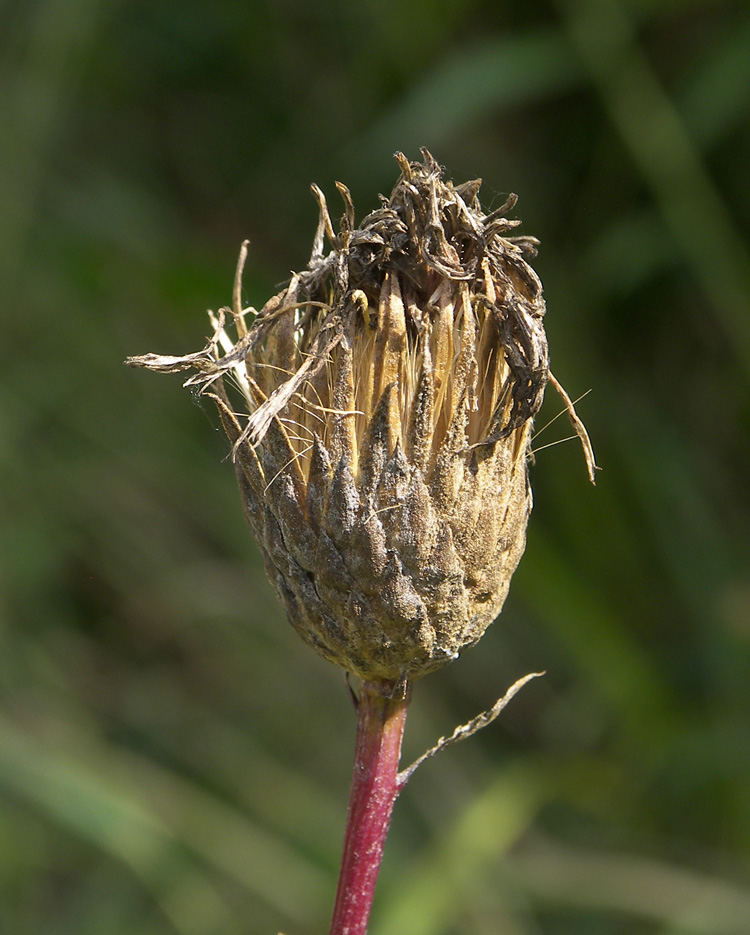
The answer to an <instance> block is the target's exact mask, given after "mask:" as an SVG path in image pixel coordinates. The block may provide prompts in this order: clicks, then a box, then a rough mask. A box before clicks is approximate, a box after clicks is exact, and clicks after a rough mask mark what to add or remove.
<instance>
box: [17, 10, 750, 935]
mask: <svg viewBox="0 0 750 935" xmlns="http://www.w3.org/2000/svg"><path fill="white" fill-rule="evenodd" d="M749 117H750V9H749V8H748V6H747V4H746V3H742V2H737V3H730V2H722V0H540V2H537V3H529V4H521V3H511V2H510V0H436V2H433V3H429V2H427V0H398V2H397V0H362V2H355V0H349V2H343V0H334V2H329V3H323V2H319V3H310V2H307V0H278V2H270V0H265V2H262V0H245V2H239V0H214V2H211V3H209V2H207V0H148V2H147V0H128V2H124V0H123V2H114V0H25V2H20V0H17V2H15V3H8V2H6V3H4V4H1V5H0V290H2V298H1V305H0V315H1V316H2V335H1V338H0V342H1V344H2V367H1V369H0V397H1V402H0V480H1V484H2V493H1V495H0V496H1V500H0V511H1V516H0V519H1V522H2V555H1V556H0V931H1V932H2V933H3V935H5V933H7V935H126V933H127V935H129V933H136V932H137V933H139V935H256V933H258V935H261V933H262V935H274V933H276V932H277V931H279V930H283V931H284V932H286V933H287V935H313V933H322V932H324V931H327V922H328V916H329V912H330V908H331V904H332V900H333V894H334V889H335V883H336V875H337V864H338V857H339V849H340V844H341V839H342V834H343V823H344V814H345V804H346V796H347V790H348V783H349V771H350V766H351V758H352V752H353V737H354V715H353V712H352V709H351V705H350V702H349V699H348V694H347V690H346V687H345V684H344V680H343V676H342V675H341V673H339V672H338V671H337V670H335V669H334V668H333V667H332V666H330V665H328V664H327V663H325V662H323V661H322V660H320V659H318V658H317V657H316V656H315V654H314V653H312V652H311V651H310V650H308V649H307V647H305V646H304V645H302V643H301V642H300V641H299V640H298V638H297V637H296V635H295V634H294V633H293V632H292V631H291V628H289V627H288V626H287V625H286V623H285V621H284V620H283V619H282V614H281V612H280V608H279V606H278V604H277V602H276V599H275V597H274V595H273V593H272V591H271V589H270V586H269V585H268V584H267V582H266V580H265V577H264V575H263V572H262V569H261V564H260V561H259V555H258V552H257V550H256V548H255V546H254V544H253V543H252V541H251V539H250V537H249V534H248V532H247V531H246V528H245V525H244V521H243V518H242V515H241V509H240V504H239V496H238V494H237V491H236V489H235V482H234V477H233V473H232V469H231V466H230V465H229V464H228V463H226V462H225V461H224V458H225V455H226V452H227V445H226V442H225V441H224V439H223V437H221V435H220V433H219V432H218V428H217V422H216V419H215V417H214V416H213V414H212V413H211V412H210V410H209V408H208V406H207V405H201V406H196V405H194V404H193V401H192V400H191V398H190V396H189V395H188V393H187V392H186V391H185V390H183V389H182V388H181V386H180V380H179V378H178V377H160V376H156V375H154V374H150V373H146V372H140V371H138V372H136V371H132V370H128V369H126V368H125V367H123V366H122V360H123V359H124V358H125V357H126V356H127V355H129V354H137V353H144V352H147V351H158V352H161V353H175V354H177V353H187V352H189V351H193V350H197V349H198V348H199V347H201V346H202V344H203V342H204V338H205V336H206V334H207V333H208V331H209V326H208V322H207V319H206V317H205V310H206V308H208V307H211V308H217V307H218V306H220V305H223V304H226V303H227V302H229V301H230V298H231V285H232V278H233V274H234V266H235V262H236V256H237V252H238V249H239V245H240V242H241V241H242V239H243V238H245V237H247V238H249V239H250V240H251V252H250V258H249V262H248V268H247V276H246V282H245V298H246V299H247V301H248V302H249V303H252V304H255V305H256V306H258V307H259V305H260V303H262V302H263V301H264V300H265V298H267V297H268V296H269V295H270V294H271V291H272V290H274V289H275V286H276V284H277V283H279V282H280V281H282V280H283V279H284V278H286V277H287V276H288V275H289V271H290V270H291V269H292V268H295V269H299V268H300V267H302V266H304V264H305V263H306V260H307V257H308V256H309V250H310V245H311V242H312V235H313V232H314V228H315V223H316V217H317V209H316V205H315V203H314V201H313V199H312V197H311V196H310V192H309V184H310V183H311V182H313V181H314V182H317V183H318V184H320V185H321V187H322V188H323V189H324V190H325V191H326V192H327V193H328V195H329V200H330V203H331V204H332V205H335V206H336V207H335V212H336V213H337V214H338V212H339V207H338V201H337V199H336V197H335V195H336V193H335V188H334V184H333V183H334V181H335V180H337V179H340V180H342V181H344V182H346V183H347V184H349V186H350V187H351V189H352V192H353V194H354V199H355V205H356V206H357V208H358V216H359V217H360V218H361V217H363V216H364V214H366V213H367V212H368V211H369V210H371V209H372V208H373V207H375V206H376V204H377V194H378V192H384V193H388V192H389V191H390V189H391V187H392V185H393V184H394V182H395V180H396V178H397V170H396V165H395V163H394V161H393V159H392V154H393V152H394V151H395V150H397V149H400V150H403V151H405V152H406V153H407V155H409V156H410V157H411V158H418V155H419V152H418V150H419V147H420V146H427V147H428V148H429V149H430V150H431V151H432V152H433V153H434V155H435V156H436V158H437V159H438V160H439V161H440V162H441V163H443V164H444V165H445V166H446V168H447V173H448V175H449V177H452V178H454V179H456V180H457V181H464V180H466V179H468V178H474V177H476V176H477V175H481V176H482V177H483V178H484V180H485V186H484V188H483V193H482V194H483V201H484V204H485V205H486V206H487V208H492V207H493V206H497V205H499V204H501V203H502V200H503V199H504V197H505V193H506V192H508V191H515V192H517V193H518V194H519V195H520V202H519V206H518V209H517V216H519V217H522V218H523V220H524V230H525V231H526V232H527V233H532V234H535V235H537V236H539V237H540V239H541V240H542V249H541V253H540V256H539V258H538V261H537V262H536V268H537V269H538V271H539V273H540V275H541V278H542V280H543V282H544V283H545V288H546V296H547V303H548V309H549V311H548V318H547V325H548V332H549V337H550V344H551V348H552V360H553V369H554V371H555V373H556V375H557V376H558V377H559V378H560V379H561V380H562V382H563V383H564V384H565V385H566V387H567V389H568V391H569V392H570V393H571V395H572V396H574V397H577V396H579V395H580V394H582V393H584V392H585V391H586V390H588V389H590V388H591V389H592V390H593V391H592V392H591V394H590V395H588V396H587V397H586V398H585V399H584V400H583V401H582V402H581V403H580V404H579V412H580V414H581V415H582V417H583V418H584V420H585V421H586V423H587V425H588V428H589V430H590V432H591V435H592V437H593V440H594V443H595V447H596V451H597V456H598V460H599V463H600V464H601V466H602V467H603V470H602V472H601V473H600V474H599V484H598V486H597V487H596V488H593V487H591V486H590V485H589V483H588V481H587V479H586V474H585V469H584V464H583V459H582V456H581V452H580V448H579V447H578V445H577V443H576V442H570V441H569V442H566V443H564V444H560V445H555V446H553V447H544V446H546V445H548V444H549V443H551V442H555V441H557V440H560V439H564V438H565V437H566V436H567V435H569V434H570V431H569V426H568V425H567V424H566V419H565V418H562V419H559V420H557V421H556V422H555V423H554V424H553V425H552V426H551V427H550V428H548V429H546V430H545V431H544V432H543V433H542V434H541V435H540V437H539V439H538V441H537V443H536V446H537V448H540V449H542V450H540V451H539V453H538V457H537V458H536V463H535V466H534V467H533V482H534V489H535V500H536V506H535V512H534V514H533V516H532V521H531V526H530V530H529V545H528V549H527V552H526V556H525V558H524V559H523V561H522V563H521V566H520V568H519V571H518V572H517V575H516V577H515V579H514V582H513V587H512V589H511V597H510V599H509V601H508V603H507V606H506V609H505V610H504V611H503V614H502V617H501V618H500V620H499V621H498V622H497V623H496V624H495V625H494V626H493V627H492V628H491V629H490V631H489V632H488V634H487V635H486V636H485V638H484V639H483V641H482V642H481V644H480V645H479V646H478V647H477V648H475V649H473V650H471V651H469V652H467V653H466V654H465V656H464V657H463V658H462V659H461V660H460V661H459V662H457V663H455V664H454V665H452V666H450V667H449V668H447V669H445V670H443V671H442V672H439V673H437V674H434V675H432V676H430V677H429V678H427V679H426V680H425V681H424V682H423V683H420V684H419V685H418V686H417V691H416V692H415V700H414V702H413V706H412V712H411V715H410V722H409V724H408V726H407V738H406V742H405V743H406V750H405V760H406V761H408V760H410V759H412V758H414V757H415V756H417V755H418V754H419V753H421V752H422V750H423V749H424V748H425V747H427V746H429V745H430V744H432V743H433V742H434V740H435V739H436V738H437V736H439V735H440V734H442V733H446V732H448V731H450V730H451V729H452V728H453V726H454V725H455V724H456V723H458V722H460V721H464V720H467V719H468V718H470V717H472V716H473V715H474V714H476V713H477V712H478V711H479V710H481V709H483V708H485V707H487V706H489V705H490V704H491V703H492V702H493V701H494V699H495V698H496V697H497V696H498V695H499V694H501V693H502V692H503V691H504V689H505V687H506V686H507V685H508V684H509V683H510V682H512V681H514V680H515V679H516V678H517V677H519V676H521V675H523V674H525V673H526V672H528V671H532V670H537V669H546V670H547V675H546V677H545V678H544V679H542V680H537V681H535V682H533V683H532V684H531V685H530V686H528V687H527V688H525V689H524V690H523V692H522V693H521V694H520V695H519V696H518V697H517V698H516V699H515V700H514V701H513V704H512V705H511V707H510V708H509V709H508V710H507V711H506V712H505V713H504V714H503V715H502V718H501V720H500V721H499V722H497V723H496V724H494V725H493V726H492V727H490V728H488V729H487V730H486V731H484V732H483V733H482V734H480V735H479V736H477V737H476V738H474V739H472V740H471V741H469V742H468V743H466V744H463V745H461V746H460V747H458V748H453V749H452V750H450V751H447V752H445V753H444V754H442V755H441V756H440V757H439V758H438V759H436V760H434V761H431V762H430V763H429V764H427V765H425V766H424V767H423V768H422V769H421V770H420V771H419V772H418V773H417V774H416V775H415V777H414V778H413V779H412V781H411V783H410V785H409V786H408V788H407V790H406V791H405V793H404V795H403V796H402V798H401V799H400V800H399V802H398V805H397V809H396V815H395V821H394V825H393V829H392V834H391V837H390V839H389V843H388V847H387V851H386V859H385V864H384V869H383V873H382V876H381V883H380V886H379V891H378V895H377V899H376V906H375V911H374V915H373V921H372V926H371V933H372V935H656V933H659V935H695V933H705V935H746V933H747V932H750V721H749V720H748V716H749V715H750V544H749V542H748V526H749V524H750V491H749V488H750V485H749V484H748V477H749V476H750V445H748V439H749V436H750V404H749V401H748V387H749V386H750V380H749V379H748V378H749V376H750V309H749V297H750V261H749V254H750V238H749V237H748V233H749V228H750V119H749ZM560 408H561V406H560V403H559V400H558V399H557V398H555V396H554V394H553V393H551V392H550V393H548V396H547V401H546V403H545V408H544V410H543V412H542V414H541V416H540V418H539V419H538V420H537V424H538V426H540V427H541V426H543V425H544V424H545V423H546V422H547V421H548V420H549V419H551V418H552V417H553V416H555V415H556V414H557V413H558V412H559V411H560Z"/></svg>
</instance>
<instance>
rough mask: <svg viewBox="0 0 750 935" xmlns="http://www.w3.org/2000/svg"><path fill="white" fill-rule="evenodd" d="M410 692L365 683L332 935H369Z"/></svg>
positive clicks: (400, 687)
mask: <svg viewBox="0 0 750 935" xmlns="http://www.w3.org/2000/svg"><path fill="white" fill-rule="evenodd" d="M409 695H410V690H409V687H408V686H407V687H406V689H405V688H404V686H403V685H396V684H395V683H393V682H363V683H362V687H361V689H360V693H359V706H358V708H357V748H356V752H355V756H354V774H353V776H352V786H351V791H350V793H349V811H348V813H347V817H346V834H345V837H344V854H343V857H342V859H341V873H340V875H339V885H338V890H337V892H336V905H335V907H334V910H333V920H332V921H331V932H330V935H366V932H367V920H368V919H369V918H370V909H371V907H372V900H373V896H374V894H375V883H376V881H377V878H378V871H379V870H380V861H381V860H382V857H383V847H384V845H385V838H386V835H387V834H388V827H389V825H390V823H391V814H392V812H393V805H394V803H395V801H396V797H397V795H398V793H399V792H400V790H401V785H400V783H399V781H398V761H399V756H400V755H401V738H402V737H403V733H404V723H405V721H406V709H407V707H408V704H409Z"/></svg>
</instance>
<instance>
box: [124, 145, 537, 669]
mask: <svg viewBox="0 0 750 935" xmlns="http://www.w3.org/2000/svg"><path fill="white" fill-rule="evenodd" d="M423 156H424V160H423V162H417V163H414V162H409V161H408V160H407V159H406V158H405V157H404V156H402V155H400V154H399V155H398V156H397V159H398V163H399V166H400V169H401V177H400V179H399V180H398V183H397V184H396V186H395V188H394V189H393V192H392V194H391V196H390V198H389V199H387V200H385V199H383V203H382V206H381V207H380V208H379V209H378V210H376V211H373V212H372V213H371V214H370V215H368V216H367V217H366V218H365V219H364V221H362V223H361V224H360V225H359V226H355V220H354V208H353V206H352V202H351V198H350V196H349V192H348V190H347V189H346V188H345V186H343V185H341V184H339V185H338V189H339V192H340V193H341V195H342V197H343V202H344V216H343V218H342V220H341V224H340V227H339V230H338V232H337V233H336V232H334V229H333V225H332V223H331V220H330V217H329V213H328V209H327V207H326V202H325V199H324V197H323V195H322V193H321V192H320V191H319V190H318V189H317V188H314V191H315V193H316V196H317V197H318V199H319V202H320V223H319V226H318V231H317V235H316V237H315V242H314V246H313V251H312V257H311V259H310V262H309V264H308V268H307V269H306V270H304V271H303V272H301V273H298V274H296V275H294V276H293V277H292V279H291V281H290V283H289V284H288V285H287V286H286V288H284V289H283V290H282V291H281V292H279V293H278V295H275V296H274V297H273V298H272V299H270V300H269V301H268V302H267V303H266V304H265V306H264V307H263V308H262V309H261V310H260V312H257V313H256V312H255V310H253V309H245V310H243V309H242V308H241V306H240V303H239V300H238V296H239V288H240V287H239V283H238V285H237V288H236V299H235V308H234V309H233V310H230V309H225V310H222V312H220V314H219V317H218V319H217V320H216V321H215V325H216V330H215V334H214V336H213V338H212V340H211V341H210V343H209V345H208V346H207V347H206V348H205V350H204V351H202V352H199V353H198V354H192V355H189V356H187V357H183V358H165V357H159V356H157V355H147V356H146V357H141V358H134V359H132V360H131V363H133V364H136V365H140V366H146V367H150V368H152V369H156V370H179V369H185V368H193V369H195V370H197V371H198V372H197V374H195V375H194V376H192V377H191V378H190V379H189V380H188V381H187V382H188V384H191V385H199V386H200V387H201V388H202V391H203V392H206V393H209V394H210V395H211V396H212V397H213V399H214V401H215V403H216V405H217V406H218V408H219V412H220V414H221V418H222V422H223V425H224V428H225V430H226V432H227V434H228V436H229V438H230V440H231V441H232V443H233V458H234V462H235V465H236V469H237V475H238V478H239V483H240V488H241V491H242V498H243V502H244V507H245V513H246V516H247V520H248V523H249V524H250V528H251V529H252V531H253V534H254V536H255V538H256V540H257V541H258V543H259V545H260V547H261V550H262V552H263V557H264V560H265V566H266V570H267V573H268V575H269V577H270V579H271V581H272V582H273V584H274V586H275V589H276V591H277V593H278V595H279V597H280V598H281V600H282V602H283V604H284V607H285V609H286V612H287V615H288V617H289V620H290V621H291V623H292V624H293V626H294V627H295V629H296V630H297V632H298V633H299V634H300V635H301V636H302V637H303V638H304V639H305V640H306V641H307V642H308V643H309V644H310V645H311V646H313V647H314V648H315V649H316V650H317V651H318V652H319V653H321V654H322V655H323V656H325V657H326V658H327V659H330V660H331V661H332V662H335V663H337V664H338V665H340V666H342V667H343V668H344V669H346V670H347V671H348V672H351V673H354V674H356V675H357V676H359V677H360V678H362V679H365V680H373V679H384V680H398V679H402V680H412V679H414V678H417V677H419V676H421V675H423V674H424V673H426V672H429V671H430V670H432V669H435V668H437V667H438V666H441V665H443V664H444V663H446V662H448V661H450V660H452V659H455V658H456V657H457V656H458V654H459V653H460V652H461V650H462V649H464V648H465V647H467V646H471V645H472V644H474V643H476V642H477V640H478V639H479V638H480V637H481V636H482V634H483V633H484V631H485V630H486V628H487V626H488V625H489V624H490V623H491V622H492V621H493V620H494V618H495V617H496V616H497V614H498V613H499V611H500V609H501V607H502V605H503V602H504V600H505V597H506V595H507V593H508V586H509V584H510V579H511V576H512V574H513V572H514V570H515V568H516V566H517V564H518V561H519V559H520V557H521V554H522V553H523V550H524V545H525V536H526V525H527V522H528V518H529V512H530V510H531V492H530V488H529V482H528V473H527V462H528V459H529V439H530V432H531V425H532V417H533V416H534V414H535V413H536V412H537V410H538V409H539V406H540V404H541V400H542V395H543V392H544V387H545V384H546V382H547V379H548V354H547V339H546V336H545V332H544V326H543V316H544V311H545V305H544V300H543V298H542V287H541V283H540V282H539V279H538V277H537V275H536V274H535V272H534V271H533V269H532V268H531V267H530V266H529V264H528V263H527V260H526V258H527V257H529V256H531V255H533V254H534V253H535V248H536V244H537V241H536V240H535V239H534V238H531V237H517V236H509V235H510V234H511V232H512V231H513V229H514V228H515V227H517V226H518V224H519V223H520V222H519V221H516V220H509V219H507V218H506V217H505V214H506V212H507V211H508V210H510V209H511V208H512V207H513V205H514V204H515V197H514V196H511V197H510V198H509V199H508V200H507V201H506V203H505V204H504V205H503V206H502V207H501V208H498V209H497V210H495V211H493V212H492V213H490V214H485V213H483V211H482V209H481V208H480V205H479V202H478V200H477V193H478V190H479V185H480V182H479V181H474V182H468V183H465V184H463V185H458V186H454V185H453V184H451V183H450V182H446V181H444V180H443V178H442V174H441V169H440V167H439V165H438V164H437V163H436V162H435V160H434V159H433V158H432V157H431V156H430V155H429V153H427V152H424V153H423ZM326 240H327V241H328V244H329V245H330V249H329V250H328V252H326V249H325V248H324V244H325V242H326ZM240 274H241V270H240ZM230 317H231V318H233V321H234V325H235V326H236V333H237V337H236V340H234V341H233V340H232V339H231V338H230V337H229V336H228V333H227V331H226V330H225V329H224V323H225V321H226V320H227V319H228V318H230ZM222 355H223V356H222ZM238 390H239V393H238V392H237V391H238Z"/></svg>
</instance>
